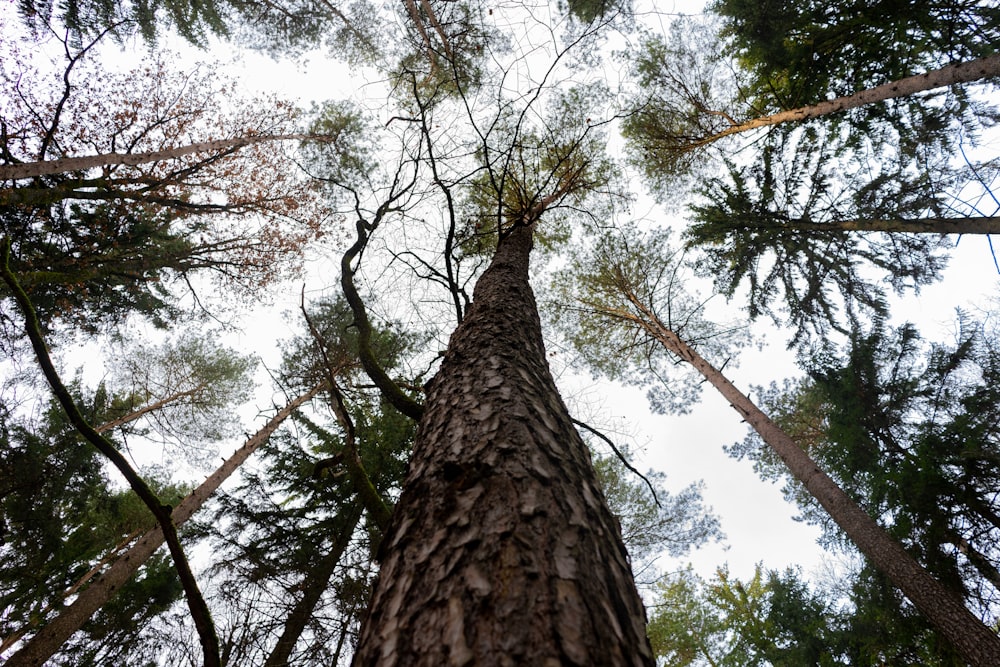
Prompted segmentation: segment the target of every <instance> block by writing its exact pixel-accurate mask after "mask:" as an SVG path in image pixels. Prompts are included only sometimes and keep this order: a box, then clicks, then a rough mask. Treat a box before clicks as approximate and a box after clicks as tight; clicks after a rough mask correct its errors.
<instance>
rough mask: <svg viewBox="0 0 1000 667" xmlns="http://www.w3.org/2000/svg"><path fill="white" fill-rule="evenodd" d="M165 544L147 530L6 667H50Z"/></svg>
mask: <svg viewBox="0 0 1000 667" xmlns="http://www.w3.org/2000/svg"><path fill="white" fill-rule="evenodd" d="M322 388H323V386H322V385H319V386H316V387H313V388H312V389H310V390H308V391H306V392H305V393H303V394H301V395H299V396H297V397H296V398H294V399H292V400H291V401H289V402H288V405H286V406H285V407H284V408H282V409H281V410H280V411H279V412H278V413H277V414H276V415H275V416H274V417H272V418H271V420H270V421H268V422H267V424H265V425H264V427H263V428H262V429H260V430H259V431H257V433H255V434H254V435H253V436H252V437H251V438H250V439H249V440H247V441H246V443H245V444H244V445H243V446H242V447H240V448H239V449H238V450H236V452H235V453H233V455H232V456H230V457H229V458H228V459H226V461H225V462H224V463H223V464H222V465H221V466H220V467H219V468H218V469H217V470H216V471H215V472H214V473H212V474H211V475H209V477H208V479H206V480H205V481H204V482H202V483H201V485H200V486H198V488H196V489H195V490H194V491H192V492H191V493H189V494H188V495H187V496H186V497H185V498H184V500H182V501H181V502H180V504H178V505H177V507H176V508H174V511H173V512H172V513H171V518H172V519H173V523H174V525H175V526H180V525H181V524H183V523H184V522H185V521H187V520H188V519H190V518H191V516H192V515H193V514H194V513H195V512H196V511H198V510H199V509H200V508H201V506H202V505H203V504H204V503H205V501H206V500H207V499H208V498H209V496H211V495H212V494H213V493H215V490H216V489H218V488H219V486H220V485H221V484H222V482H224V481H225V480H226V479H228V478H229V476H230V475H232V474H233V473H234V472H235V471H236V470H237V468H239V467H240V466H241V465H242V464H243V462H244V461H246V460H247V458H249V457H250V455H251V454H252V453H253V452H255V451H256V450H257V448H258V447H260V445H262V444H263V443H265V442H267V439H268V438H269V437H271V434H272V433H274V432H275V431H276V430H277V428H278V427H279V426H280V425H281V423H282V422H284V421H285V419H287V418H288V417H289V416H290V415H291V414H292V413H293V412H295V410H297V409H298V408H299V407H301V406H302V404H303V403H305V402H307V401H309V400H310V399H312V398H313V397H314V396H316V394H318V393H319V392H320V390H321V389H322ZM163 541H164V538H163V530H162V529H161V528H160V527H159V526H157V527H156V528H152V529H151V530H148V531H146V533H145V534H143V536H142V537H140V538H139V540H138V541H137V542H136V543H135V544H134V545H132V547H131V548H129V549H128V550H127V551H125V552H124V553H122V555H121V556H119V557H118V558H117V559H116V560H115V561H114V563H112V564H111V566H110V567H109V568H108V569H107V571H106V572H105V573H104V574H102V575H101V576H100V577H99V578H98V579H97V580H96V581H94V582H93V583H92V584H90V585H89V586H88V587H87V588H85V589H84V590H83V591H82V592H81V593H80V595H78V596H77V598H76V600H74V601H73V602H72V604H70V605H68V606H66V607H64V608H63V609H62V610H61V611H60V612H59V615H58V616H56V617H55V618H54V619H52V621H51V622H49V623H48V624H46V625H45V626H43V627H42V629H41V630H39V631H38V632H37V633H36V634H35V635H34V636H33V637H32V638H31V639H29V640H28V641H27V643H25V645H24V646H23V647H22V648H21V649H20V650H18V651H17V652H16V653H14V654H13V655H12V656H11V657H10V659H9V660H8V661H7V662H6V663H4V665H5V666H6V667H35V666H36V665H42V664H44V663H45V661H46V660H48V659H49V658H51V657H52V656H53V655H55V653H56V651H58V650H59V648H60V647H61V646H62V645H63V644H64V643H65V642H66V640H68V639H69V638H70V636H72V634H73V633H74V632H76V631H77V630H79V629H80V628H81V627H83V624H84V623H86V622H87V621H88V620H90V618H91V617H92V616H93V615H94V614H95V613H96V612H97V610H98V609H100V608H101V607H103V606H104V604H105V603H107V602H108V600H110V599H111V598H112V597H114V596H115V595H116V594H117V593H118V591H119V590H121V587H122V585H124V584H125V583H126V582H127V581H128V580H129V579H131V578H132V576H133V575H135V573H136V572H138V571H139V568H140V567H142V565H143V563H145V562H146V561H147V560H149V558H150V556H152V555H153V554H154V553H155V552H156V550H157V549H159V548H160V546H162V545H163Z"/></svg>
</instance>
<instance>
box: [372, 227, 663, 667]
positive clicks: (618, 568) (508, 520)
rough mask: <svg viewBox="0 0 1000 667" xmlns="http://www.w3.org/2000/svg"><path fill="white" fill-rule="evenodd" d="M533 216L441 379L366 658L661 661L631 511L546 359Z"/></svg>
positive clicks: (430, 402)
mask: <svg viewBox="0 0 1000 667" xmlns="http://www.w3.org/2000/svg"><path fill="white" fill-rule="evenodd" d="M531 234H532V231H531V227H529V226H525V225H521V226H518V227H516V228H515V229H514V230H513V231H512V232H511V233H510V234H509V235H508V236H506V237H504V238H503V240H501V242H500V244H499V247H498V250H497V253H496V255H495V256H494V258H493V261H492V263H491V265H490V267H489V268H488V269H487V270H486V272H485V273H484V274H483V276H482V277H481V278H480V280H479V282H478V284H477V285H476V289H475V294H474V300H473V304H472V307H471V308H470V310H469V312H468V315H467V316H466V318H465V320H464V321H463V322H462V324H461V325H460V326H459V327H458V329H456V331H455V333H454V334H453V335H452V337H451V342H450V344H449V346H448V351H447V353H446V355H445V357H444V360H443V361H442V362H441V368H440V369H439V371H438V373H437V374H436V375H435V377H434V378H433V379H432V380H431V381H430V382H429V383H428V385H427V400H426V402H425V404H424V406H425V412H424V416H423V418H422V419H421V421H420V425H419V428H418V431H417V436H416V441H415V443H414V448H413V456H412V459H411V461H410V468H409V472H408V474H407V479H406V482H405V485H404V489H403V493H402V496H401V498H400V500H399V503H398V504H397V506H396V510H395V513H394V515H393V523H392V526H391V528H390V530H389V532H388V533H387V534H386V536H385V538H384V539H383V541H382V547H381V553H380V558H381V560H382V563H381V571H380V575H379V580H378V583H377V585H376V587H375V591H374V594H373V597H372V601H371V605H370V607H369V611H368V614H367V617H366V619H365V621H364V622H363V624H362V629H361V636H360V639H359V642H358V648H357V651H356V653H355V656H354V664H355V665H358V666H364V667H370V666H373V665H394V666H395V665H406V666H411V665H427V666H428V667H442V666H445V665H451V666H461V665H540V666H541V665H545V666H554V665H589V666H595V665H652V664H653V655H652V651H651V650H650V647H649V641H648V639H647V638H646V617H645V610H644V609H643V606H642V602H641V600H640V599H639V596H638V594H637V592H636V589H635V584H634V582H633V579H632V574H631V571H630V568H629V564H628V556H627V554H626V552H625V548H624V546H623V545H622V541H621V535H620V530H619V526H618V524H617V522H616V521H615V519H614V518H613V517H612V515H611V513H610V512H609V511H608V508H607V505H606V503H605V501H604V497H603V494H602V493H601V490H600V489H599V487H598V485H597V481H596V478H595V476H594V472H593V468H592V465H591V461H590V454H589V452H588V450H587V447H586V445H585V444H584V443H583V441H582V440H581V438H580V436H579V434H578V433H577V432H576V430H575V429H574V428H573V426H572V423H571V422H570V417H569V415H568V413H567V410H566V407H565V405H564V404H563V402H562V399H561V398H560V397H559V394H558V392H557V389H556V387H555V383H554V381H553V379H552V376H551V374H550V372H549V369H548V364H547V362H546V360H545V350H544V346H543V343H542V337H541V327H540V324H539V319H538V313H537V308H536V305H535V300H534V296H533V294H532V291H531V287H530V286H529V284H528V257H529V253H530V249H531Z"/></svg>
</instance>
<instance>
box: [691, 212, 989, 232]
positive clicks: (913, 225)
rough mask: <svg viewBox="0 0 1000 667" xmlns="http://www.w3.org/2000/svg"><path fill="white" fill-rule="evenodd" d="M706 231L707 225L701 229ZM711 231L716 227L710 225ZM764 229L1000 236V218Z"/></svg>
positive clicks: (805, 223)
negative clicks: (704, 228)
mask: <svg viewBox="0 0 1000 667" xmlns="http://www.w3.org/2000/svg"><path fill="white" fill-rule="evenodd" d="M700 226H703V227H707V226H708V225H700ZM711 226H712V227H716V228H717V229H718V227H717V226H716V225H711ZM724 227H725V228H728V229H731V230H734V231H735V230H743V229H747V228H749V229H756V228H758V227H763V225H747V224H745V223H741V222H738V221H735V220H734V221H733V222H732V223H731V224H727V225H725V226H724ZM766 227H767V229H777V230H787V231H795V232H888V233H894V232H902V233H907V234H1000V217H996V216H972V217H965V218H938V217H935V218H914V219H908V220H904V219H901V218H895V219H893V218H886V219H880V220H876V219H866V218H860V219H856V220H832V221H830V222H813V221H812V220H802V219H800V218H795V219H791V220H787V221H785V220H783V221H781V222H780V223H775V224H773V225H767V226H766Z"/></svg>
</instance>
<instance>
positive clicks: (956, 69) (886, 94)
mask: <svg viewBox="0 0 1000 667" xmlns="http://www.w3.org/2000/svg"><path fill="white" fill-rule="evenodd" d="M996 76H1000V54H997V55H992V56H988V57H986V58H979V59H977V60H971V61H969V62H959V63H952V64H950V65H946V66H944V67H942V68H941V69H936V70H933V71H930V72H925V73H923V74H916V75H914V76H908V77H906V78H905V79H899V80H898V81H891V82H889V83H886V84H883V85H881V86H875V87H874V88H869V89H868V90H862V91H860V92H857V93H854V94H853V95H847V96H845V97H838V98H836V99H832V100H827V101H825V102H820V103H819V104H813V105H811V106H807V107H799V108H798V109H789V110H788V111H781V112H779V113H776V114H771V115H770V116H760V117H759V118H753V119H751V120H748V121H744V122H742V123H734V124H733V125H732V126H730V127H727V128H726V129H724V130H722V131H720V132H716V133H715V134H713V135H711V136H708V137H705V138H704V139H702V140H700V141H695V142H692V143H691V144H689V145H688V146H685V147H684V148H686V149H692V148H696V147H698V146H704V145H706V144H710V143H712V142H714V141H718V140H719V139H722V138H723V137H727V136H729V135H731V134H738V133H740V132H746V131H748V130H753V129H756V128H758V127H768V126H771V125H778V124H780V123H789V122H801V121H804V120H809V119H810V118H818V117H820V116H827V115H829V114H834V113H839V112H841V111H847V110H848V109H855V108H857V107H862V106H865V105H866V104H874V103H876V102H884V101H886V100H892V99H896V98H897V97H907V96H909V95H914V94H916V93H921V92H924V91H927V90H934V89H935V88H943V87H945V86H953V85H955V84H957V83H971V82H973V81H980V80H982V79H989V78H992V77H996Z"/></svg>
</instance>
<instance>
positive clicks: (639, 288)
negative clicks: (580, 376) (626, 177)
mask: <svg viewBox="0 0 1000 667" xmlns="http://www.w3.org/2000/svg"><path fill="white" fill-rule="evenodd" d="M662 256H663V252H662V247H660V246H658V245H657V244H651V245H650V246H646V247H642V244H641V243H635V242H633V243H631V244H630V247H629V249H628V251H625V250H623V249H621V248H617V249H616V248H614V247H610V245H609V244H607V243H606V244H604V245H603V247H599V248H598V249H597V251H596V252H594V253H593V254H591V255H590V256H584V257H580V258H578V259H577V260H576V261H575V268H576V270H577V272H578V273H577V275H576V280H575V281H574V282H572V283H570V284H571V285H573V286H575V288H576V290H577V291H576V292H575V294H576V297H577V298H578V299H579V300H580V301H581V302H582V304H583V307H584V308H586V309H587V311H588V312H590V313H592V314H594V315H597V316H598V317H599V318H600V319H599V320H598V321H596V322H581V321H580V320H576V326H580V325H581V324H582V329H583V330H584V331H586V329H588V328H589V329H591V331H593V330H594V329H595V328H601V330H602V331H604V330H606V329H607V328H608V326H617V327H620V328H622V329H624V330H625V331H626V332H629V331H630V332H632V333H631V334H630V333H624V334H620V335H625V336H628V335H633V336H636V339H637V343H633V345H634V346H635V347H648V346H660V347H662V348H663V350H664V351H668V352H669V354H670V355H672V356H673V357H674V358H675V359H677V360H679V361H681V362H682V363H685V364H689V365H690V366H691V367H692V368H694V369H695V370H697V372H698V373H699V374H701V375H702V376H703V377H704V378H705V380H707V381H708V382H709V383H710V384H712V386H714V387H715V388H716V389H717V390H718V391H719V393H720V394H722V396H723V397H725V398H726V400H727V401H729V403H730V405H731V406H732V407H733V409H734V410H736V411H737V412H738V413H739V414H740V415H741V416H742V418H743V419H745V420H746V421H747V423H748V424H750V426H752V427H753V428H754V430H755V431H757V433H758V434H759V435H760V437H761V438H762V439H763V440H764V442H766V443H767V445H768V446H769V447H770V448H771V449H772V450H773V451H774V452H775V454H776V455H777V456H778V457H779V458H780V459H781V461H782V462H783V463H784V465H785V466H787V468H788V471H789V473H790V474H791V475H792V476H793V477H794V478H795V479H797V480H798V481H799V482H800V483H801V484H802V485H803V486H804V487H805V489H806V490H807V491H808V492H809V493H810V495H812V496H813V497H814V498H815V500H816V502H817V503H818V504H819V505H820V506H822V508H823V510H824V511H825V512H826V513H827V514H828V515H829V516H830V518H831V519H832V520H833V521H834V522H835V523H836V524H837V525H838V526H839V527H840V529H841V530H843V531H844V534H845V535H846V536H847V538H848V539H849V540H851V541H852V542H853V543H854V544H855V545H856V546H857V547H858V549H859V550H860V551H861V553H863V554H864V555H865V556H866V558H868V559H869V560H870V562H871V563H872V564H873V565H874V567H876V568H877V569H878V570H879V571H880V572H882V573H883V574H885V575H886V577H887V578H888V579H889V580H891V581H892V583H893V584H894V585H895V586H897V587H898V588H899V589H900V590H901V591H902V592H903V593H904V594H905V595H906V597H907V598H909V599H910V600H911V601H912V602H913V604H914V605H915V606H916V607H917V609H919V610H920V612H921V613H922V614H923V615H924V616H926V617H927V619H928V620H929V621H930V622H931V624H932V625H933V626H934V627H935V628H936V629H937V630H938V631H939V632H940V633H941V634H942V635H943V636H944V637H946V638H947V639H948V640H949V641H950V642H951V643H952V644H953V645H954V647H955V649H956V650H957V651H958V652H959V653H961V654H962V656H963V657H964V658H965V659H966V660H967V661H969V663H970V664H974V665H989V664H992V663H994V662H996V661H997V660H998V659H1000V637H998V636H997V634H996V632H995V631H993V630H992V629H990V628H988V627H987V626H986V625H985V624H984V623H983V622H982V621H981V620H980V619H979V618H978V617H977V616H975V615H973V614H972V613H971V612H970V611H969V610H968V609H967V608H966V607H965V606H964V605H963V604H962V601H961V599H960V598H959V597H958V596H956V595H955V594H954V592H953V591H952V590H950V589H949V588H948V587H947V586H946V585H944V584H942V583H941V582H940V581H939V580H938V579H935V578H934V577H933V576H931V574H929V573H928V571H927V569H925V568H924V567H922V566H921V565H920V564H919V563H918V562H917V560H916V559H914V558H913V557H912V556H911V555H910V554H909V553H907V552H906V551H905V550H904V548H903V547H902V546H901V545H900V543H899V542H898V541H897V540H895V539H893V537H892V536H891V535H890V534H889V532H888V531H887V530H886V529H884V528H883V527H882V526H880V525H879V524H878V523H877V522H876V521H875V520H874V519H873V518H872V516H871V515H869V514H867V513H866V512H865V511H864V510H863V509H862V508H861V507H859V505H858V503H857V502H856V501H855V500H853V499H852V498H851V497H850V496H849V495H848V494H846V493H845V492H844V490H843V489H842V488H841V487H840V486H838V485H837V483H836V481H835V480H834V479H832V478H831V477H830V476H829V475H827V474H826V473H825V472H824V471H823V470H822V469H821V468H820V467H819V466H818V465H817V464H816V462H815V461H814V460H813V459H812V458H811V457H810V456H809V454H808V453H807V452H806V451H805V450H804V449H802V448H801V447H799V446H798V445H797V444H796V443H795V441H794V440H792V438H791V437H789V436H788V434H786V433H785V432H784V431H782V430H781V429H780V428H779V427H778V426H777V425H776V424H775V423H774V422H773V421H771V420H770V419H769V418H768V417H767V416H766V415H765V414H764V413H763V412H762V411H761V410H760V409H759V408H757V406H756V405H754V403H753V402H752V401H751V400H750V399H749V398H748V397H747V396H746V395H745V394H744V393H742V392H741V391H739V390H738V389H737V388H736V387H735V386H734V385H733V384H732V383H731V382H730V381H729V380H728V379H727V378H726V377H725V376H724V375H723V374H722V373H721V372H720V371H719V370H718V368H717V367H716V366H715V365H713V364H711V363H710V362H709V361H707V360H706V359H705V357H703V356H702V355H701V354H699V352H698V351H697V350H696V349H695V348H694V347H693V346H692V345H691V344H689V343H688V342H687V341H685V340H684V339H683V338H681V336H679V335H678V334H677V332H676V331H674V330H673V328H672V326H675V325H672V324H671V323H672V322H680V323H683V324H686V323H690V322H691V321H692V316H694V317H695V318H696V317H697V313H691V312H689V311H687V310H686V309H684V308H683V307H678V306H679V304H677V303H674V302H673V299H671V296H672V295H673V294H674V293H675V292H676V291H677V290H678V287H677V269H676V268H674V269H666V270H661V271H657V270H656V268H655V267H656V266H657V264H658V263H659V262H661V261H662V259H661V258H662ZM664 275H667V276H668V277H669V279H668V280H664V279H663V277H664ZM569 291H570V293H574V292H573V288H572V287H571V288H570V290H569ZM661 312H662V313H664V316H663V317H661V315H660V313H661ZM602 325H603V326H602ZM605 336H606V334H605ZM576 338H577V340H578V341H580V342H582V343H584V346H583V349H584V351H587V346H586V344H587V342H588V341H591V345H592V341H593V340H594V336H593V334H592V333H591V334H590V335H589V336H588V335H586V334H584V335H583V336H579V335H578V336H576ZM589 351H590V352H591V354H592V353H593V347H591V348H590V350H589Z"/></svg>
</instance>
